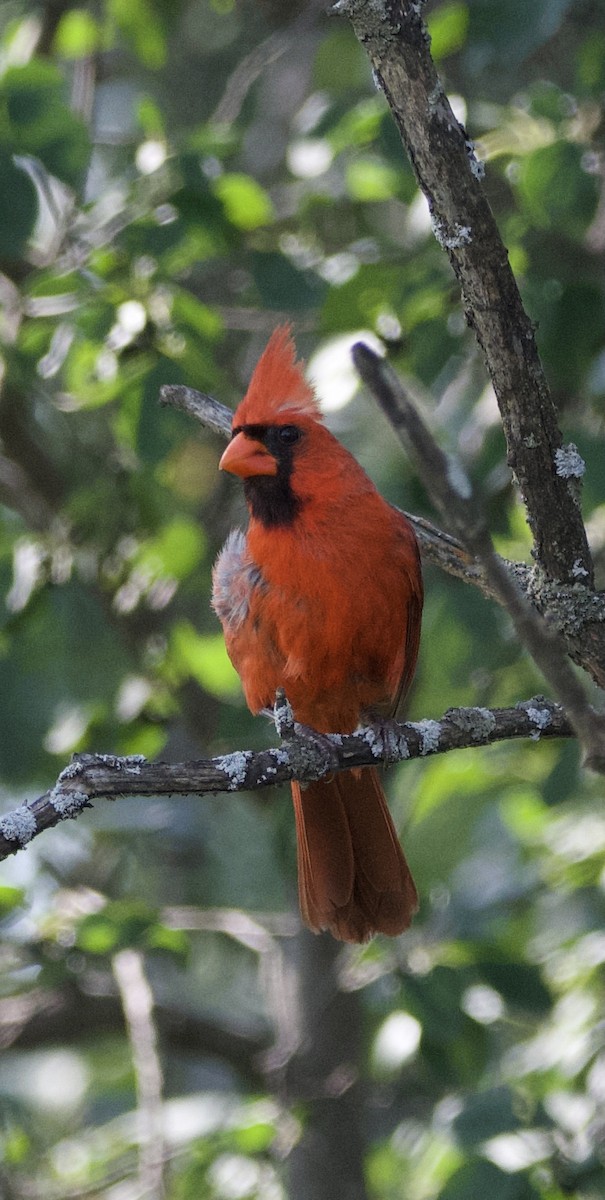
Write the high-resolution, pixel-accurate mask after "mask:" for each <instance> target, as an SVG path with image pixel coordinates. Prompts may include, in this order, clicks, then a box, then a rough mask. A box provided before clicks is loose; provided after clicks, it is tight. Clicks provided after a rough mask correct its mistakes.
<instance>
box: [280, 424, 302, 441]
mask: <svg viewBox="0 0 605 1200" xmlns="http://www.w3.org/2000/svg"><path fill="white" fill-rule="evenodd" d="M299 437H300V429H298V428H297V426H296V425H281V426H280V430H279V440H280V442H283V443H284V445H286V446H292V445H294V442H297V441H298V439H299Z"/></svg>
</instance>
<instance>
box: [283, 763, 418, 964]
mask: <svg viewBox="0 0 605 1200" xmlns="http://www.w3.org/2000/svg"><path fill="white" fill-rule="evenodd" d="M292 799H293V801H294V815H295V819H296V838H297V851H298V895H299V901H300V911H301V914H302V917H303V920H304V922H305V924H306V925H308V926H309V928H310V929H313V930H314V931H315V932H319V930H321V929H329V930H330V933H332V934H333V936H334V937H336V938H340V939H341V941H343V942H365V941H366V940H367V939H368V938H370V937H371V936H372V934H373V933H387V934H390V935H391V936H394V935H396V934H398V933H402V931H403V930H404V929H407V927H408V925H409V924H410V921H411V919H412V916H413V915H414V913H415V912H416V909H417V907H418V896H417V892H416V887H415V885H414V880H413V879H412V876H411V873H410V869H409V867H408V864H407V862H406V860H405V856H404V854H403V851H402V849H401V846H400V844H399V840H398V838H397V834H396V832H395V827H394V825H393V821H392V818H391V814H390V812H389V810H388V807H387V802H386V799H385V795H384V792H383V790H382V787H381V784H380V780H379V777H378V772H377V770H376V769H375V768H374V767H369V768H366V769H364V770H362V771H355V772H353V771H342V772H340V773H339V774H338V775H335V776H334V778H333V779H330V780H328V781H323V782H318V783H309V784H307V785H306V786H305V787H301V785H300V784H298V783H293V784H292Z"/></svg>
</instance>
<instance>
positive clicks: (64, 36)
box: [54, 8, 102, 58]
mask: <svg viewBox="0 0 605 1200" xmlns="http://www.w3.org/2000/svg"><path fill="white" fill-rule="evenodd" d="M101 42H102V34H101V29H100V26H99V24H98V23H97V21H95V19H94V17H93V16H91V14H90V13H88V12H86V10H85V9H83V8H72V9H71V11H70V12H66V13H64V15H63V16H62V17H61V20H60V21H59V24H58V27H57V32H56V34H55V39H54V49H55V51H56V53H57V54H58V55H59V57H60V58H85V57H87V56H88V55H90V54H94V53H95V51H96V50H98V49H99V47H100V46H101Z"/></svg>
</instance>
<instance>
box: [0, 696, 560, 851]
mask: <svg viewBox="0 0 605 1200" xmlns="http://www.w3.org/2000/svg"><path fill="white" fill-rule="evenodd" d="M573 735H574V728H573V726H572V724H571V722H570V720H569V719H568V717H567V716H566V714H565V712H564V711H563V709H562V708H561V707H560V706H559V705H557V704H553V703H552V702H551V701H548V700H545V699H544V697H543V696H538V697H534V698H533V699H532V700H528V701H524V702H523V703H520V704H517V705H516V706H515V707H514V708H494V709H489V708H453V709H449V710H448V711H447V712H446V713H444V715H443V717H442V718H441V720H439V721H434V720H423V721H406V722H402V723H401V724H398V723H395V722H392V723H389V724H388V726H386V727H385V729H384V730H382V731H381V730H380V729H376V728H373V727H370V726H368V727H363V728H360V729H359V730H358V731H357V732H356V733H352V734H346V735H345V734H331V735H325V736H324V735H322V736H321V738H320V739H319V740H318V741H317V745H316V747H315V751H314V748H313V734H312V731H310V730H305V729H302V730H300V731H299V729H298V727H295V730H294V733H293V734H292V735H291V736H289V737H288V738H287V739H286V740H285V741H284V742H283V743H282V745H281V746H280V747H278V748H273V749H270V750H257V751H253V750H236V751H234V752H233V753H232V754H224V755H221V756H219V757H218V758H210V759H198V760H195V761H192V762H182V763H162V762H157V763H148V762H147V761H146V760H145V759H144V758H143V757H142V756H141V755H136V754H135V755H130V756H128V757H126V758H118V757H117V756H116V755H112V754H82V755H78V756H76V757H75V758H74V759H73V760H72V762H71V763H69V765H68V766H67V767H65V768H64V770H63V771H62V772H61V774H60V775H59V778H58V780H57V782H56V784H55V786H54V787H53V788H52V789H51V790H50V791H48V792H45V793H44V795H42V796H39V797H38V798H37V799H36V800H32V801H31V803H27V804H22V805H21V807H20V808H17V809H14V810H13V812H9V813H6V814H5V816H4V817H2V818H1V819H0V861H2V859H5V858H8V857H9V856H10V855H11V854H16V853H17V851H18V850H22V849H23V848H24V847H25V846H27V845H28V843H29V842H30V841H31V840H32V838H34V837H37V836H38V834H40V833H42V832H43V830H45V829H49V828H51V827H52V826H54V825H58V823H59V822H60V821H65V820H68V819H70V818H73V817H78V816H79V815H80V813H81V812H83V811H84V809H86V808H90V807H91V801H92V800H95V799H99V798H101V797H103V798H105V799H108V800H110V799H115V798H116V797H118V796H158V795H163V796H166V795H173V794H179V795H197V796H203V795H206V794H208V793H214V792H244V791H256V790H257V789H260V788H268V787H273V786H274V785H276V784H281V783H288V782H290V781H291V780H292V779H298V780H300V781H301V782H305V781H306V780H312V779H318V778H321V777H322V775H324V774H325V773H326V772H327V771H346V770H350V769H351V768H352V767H367V766H375V765H376V764H377V763H384V764H387V763H395V762H403V761H404V760H407V759H413V758H423V757H425V756H426V755H429V754H444V753H446V752H448V751H450V750H461V749H464V748H466V747H470V746H472V747H476V746H487V745H491V744H492V743H493V742H498V741H510V740H511V739H513V738H532V739H536V740H537V739H539V738H543V737H546V738H562V737H565V738H567V737H573ZM301 751H302V752H301Z"/></svg>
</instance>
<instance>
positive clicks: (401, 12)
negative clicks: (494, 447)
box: [332, 0, 593, 585]
mask: <svg viewBox="0 0 605 1200" xmlns="http://www.w3.org/2000/svg"><path fill="white" fill-rule="evenodd" d="M332 11H333V12H334V13H338V14H342V15H345V16H347V17H349V18H350V20H351V22H352V25H353V28H354V31H355V34H356V36H357V37H358V39H359V41H360V42H361V43H362V45H363V46H364V47H365V49H366V50H367V53H368V55H369V58H370V61H371V63H372V67H373V69H374V77H375V79H376V82H377V83H378V85H379V86H380V87H381V88H382V90H383V91H384V94H385V96H386V99H387V102H388V104H389V106H390V108H391V111H392V114H393V117H394V119H395V121H396V123H397V126H398V128H399V132H400V134H401V137H402V140H403V143H404V146H405V148H406V150H407V153H408V155H409V158H410V161H411V163H412V166H413V168H414V171H415V174H416V177H417V179H418V183H419V185H420V187H421V188H422V191H423V192H424V194H425V196H426V198H427V200H428V204H429V208H430V210H431V214H432V218H433V228H434V232H435V236H436V237H437V240H438V241H439V243H440V244H441V245H442V246H443V248H444V249H445V250H446V251H447V254H448V256H449V259H450V262H451V264H452V266H453V268H454V271H455V273H456V276H457V278H458V281H459V283H460V287H461V290H462V298H463V301H464V306H465V311H466V317H467V320H468V321H469V324H470V325H472V327H473V329H474V331H475V333H476V336H477V339H478V341H479V343H480V345H481V347H482V349H483V351H484V354H485V358H486V362H487V367H488V370H489V373H490V375H491V378H492V382H493V385H494V391H495V393H496V397H497V400H498V404H499V407H500V412H501V415H502V422H503V426H504V432H505V435H506V441H507V446H508V463H509V466H510V467H511V468H512V470H513V471H514V473H515V475H516V478H517V480H518V483H519V487H520V489H521V495H522V496H523V500H524V502H525V505H526V508H527V513H528V520H529V525H530V528H531V531H532V535H533V538H534V552H535V557H536V560H537V562H538V563H539V564H540V565H541V566H542V567H543V569H544V570H545V572H546V574H547V575H548V576H549V577H550V578H551V579H555V580H562V581H564V582H568V583H574V582H575V581H576V579H577V570H578V567H579V568H580V569H581V570H582V571H583V572H584V575H583V578H584V580H585V582H586V583H587V584H588V585H591V584H592V582H593V567H592V560H591V556H590V550H589V547H588V541H587V538H586V531H585V529H584V525H583V522H582V516H581V513H580V509H579V506H578V503H577V483H578V479H577V476H576V477H575V478H574V477H573V476H572V475H570V474H568V473H566V470H565V467H564V465H563V466H561V461H560V454H561V452H562V451H563V454H565V451H564V450H563V447H562V438H561V432H560V430H559V427H558V423H557V415H556V410H555V406H554V403H553V400H552V397H551V394H550V392H549V389H548V385H547V382H546V379H545V376H544V371H543V369H542V364H541V362H540V358H539V355H538V351H537V349H536V343H535V338H534V330H533V326H532V323H531V321H530V320H529V317H528V316H527V313H526V312H525V310H524V308H523V305H522V302H521V298H520V295H519V290H518V288H517V285H516V282H515V278H514V276H513V273H512V270H511V267H510V264H509V261H508V256H507V253H506V249H505V247H504V245H503V244H502V240H501V238H500V235H499V232H498V228H497V226H496V223H495V221H494V217H493V214H492V212H491V209H490V207H489V204H488V202H487V199H486V197H485V194H484V190H483V187H482V185H481V177H482V175H483V165H482V164H481V163H480V162H478V160H477V158H476V157H475V153H474V148H473V145H472V143H471V142H470V141H469V138H468V136H467V133H466V131H465V129H464V128H463V127H462V126H461V125H460V124H459V122H458V121H457V120H456V118H455V116H454V114H453V112H452V109H451V107H450V104H449V101H448V99H447V96H446V95H445V92H444V90H443V85H442V83H441V81H440V79H439V77H438V75H437V73H436V71H435V67H434V64H433V61H432V59H431V55H430V38H429V36H428V34H427V31H426V29H425V26H424V24H423V21H422V16H421V4H420V3H418V0H375V2H373V3H372V4H368V3H366V0H338V2H337V3H336V4H335V5H334V7H333V10H332ZM557 456H559V459H558V457H557Z"/></svg>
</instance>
